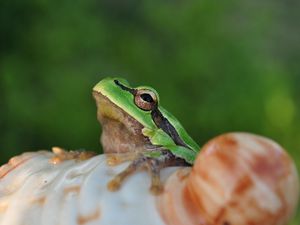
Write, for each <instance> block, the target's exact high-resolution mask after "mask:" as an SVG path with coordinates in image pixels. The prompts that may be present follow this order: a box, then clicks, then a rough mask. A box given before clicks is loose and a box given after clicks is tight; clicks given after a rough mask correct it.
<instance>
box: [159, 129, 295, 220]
mask: <svg viewBox="0 0 300 225" xmlns="http://www.w3.org/2000/svg"><path fill="white" fill-rule="evenodd" d="M187 173H188V172H187V171H180V170H179V171H177V172H176V173H175V174H173V175H172V176H171V177H170V178H169V179H168V180H167V183H166V185H165V193H164V194H163V195H161V196H160V197H159V199H158V201H157V204H158V208H159V211H160V213H161V215H162V217H163V218H164V220H165V222H166V223H167V224H172V225H179V224H182V225H183V224H185V225H187V224H191V225H193V224H198V225H199V224H202V225H230V224H231V225H234V224H237V225H244V224H245V225H246V224H251V225H280V224H286V223H287V221H288V220H289V219H290V217H291V215H292V214H293V212H294V210H295V208H296V205H297V201H298V197H299V196H298V194H299V180H298V176H297V172H296V168H295V165H294V163H293V161H292V160H291V158H290V157H289V156H288V155H287V153H286V152H285V151H284V150H283V149H282V147H280V146H279V145H278V144H276V143H275V142H274V141H272V140H270V139H267V138H264V137H260V136H257V135H252V134H247V133H229V134H225V135H221V136H219V137H216V138H214V139H212V140H211V141H209V142H208V143H207V144H206V145H205V146H204V147H203V149H202V150H201V152H200V154H199V156H198V157H197V160H196V162H195V165H194V167H193V168H192V170H191V172H190V174H189V175H188V174H187Z"/></svg>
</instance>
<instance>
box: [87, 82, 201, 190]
mask: <svg viewBox="0 0 300 225" xmlns="http://www.w3.org/2000/svg"><path fill="white" fill-rule="evenodd" d="M93 96H94V98H95V100H96V104H97V109H98V110H97V118H98V120H99V122H100V123H101V125H102V135H101V143H102V146H103V150H104V152H105V153H119V154H117V155H118V156H119V160H120V161H125V160H131V163H130V164H129V166H128V167H127V168H126V169H125V170H124V171H122V172H121V173H119V174H118V175H116V176H115V178H114V179H112V180H111V181H110V182H109V184H108V187H109V189H110V190H117V189H119V188H120V186H121V184H122V182H123V181H124V179H125V178H126V177H128V176H129V175H130V174H132V173H134V172H135V171H137V170H140V169H143V168H146V169H147V170H148V171H149V173H150V175H151V187H150V190H151V191H152V192H153V193H154V194H157V193H160V192H161V191H162V185H161V183H160V178H159V172H160V170H161V169H162V168H164V167H168V166H182V165H187V166H188V165H192V164H193V162H194V160H195V157H196V155H197V154H198V151H199V146H198V144H197V143H196V142H195V141H194V140H193V139H192V138H191V137H190V136H189V135H188V133H187V132H186V131H185V129H184V128H183V127H182V125H181V124H180V123H179V121H178V120H177V119H176V118H175V117H174V116H173V115H172V114H171V113H169V112H168V111H167V110H165V109H164V108H163V107H162V106H161V105H160V104H159V96H158V93H157V92H156V91H155V90H154V89H153V88H151V87H147V86H140V87H136V88H132V87H130V85H129V83H128V82H127V81H126V80H125V79H122V78H105V79H103V80H101V81H100V82H99V83H98V84H97V85H96V86H95V87H94V88H93ZM114 155H115V154H114Z"/></svg>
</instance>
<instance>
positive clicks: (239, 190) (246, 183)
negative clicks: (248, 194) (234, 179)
mask: <svg viewBox="0 0 300 225" xmlns="http://www.w3.org/2000/svg"><path fill="white" fill-rule="evenodd" d="M252 186H253V181H252V179H251V178H250V176H244V177H242V178H241V179H240V180H239V181H238V183H237V185H236V187H235V190H234V192H235V193H236V194H238V195H241V194H243V193H244V192H245V191H246V190H248V189H249V188H251V187H252Z"/></svg>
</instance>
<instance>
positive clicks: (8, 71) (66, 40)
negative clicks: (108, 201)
mask: <svg viewBox="0 0 300 225" xmlns="http://www.w3.org/2000/svg"><path fill="white" fill-rule="evenodd" d="M299 6H300V3H299V1H295V0H290V1H279V0H273V1H271V0H266V1H238V0H229V1H218V2H216V1H211V0H204V1H192V0H189V1H179V0H174V1H167V0H165V1H155V0H146V1H137V0H130V1H121V0H104V1H96V0H93V1H68V0H66V1H50V0H41V1H39V0H23V1H18V0H12V1H1V2H0V32H1V35H0V89H1V92H0V93H1V97H0V126H1V133H0V149H1V150H0V163H5V162H6V161H7V160H8V159H9V158H10V157H12V156H14V155H16V154H19V153H21V152H24V151H28V150H30V151H35V150H38V149H50V148H51V146H62V147H65V148H67V149H77V148H85V149H89V150H96V151H99V152H101V146H100V144H99V136H100V127H99V125H98V122H97V120H96V108H95V104H94V101H93V99H92V96H91V89H92V87H93V85H94V84H96V83H97V82H98V81H99V80H100V79H102V78H103V77H105V76H115V75H117V76H122V77H124V78H126V79H128V80H129V82H130V83H131V84H132V85H145V84H146V85H150V86H153V87H154V88H155V89H156V90H157V91H158V92H159V93H160V97H161V103H162V105H163V106H164V107H165V108H167V109H168V110H169V111H170V112H172V113H173V114H174V115H175V116H176V117H177V118H178V119H179V120H180V121H181V122H182V124H183V125H184V127H185V128H186V129H187V130H188V131H189V133H190V134H191V135H192V136H193V137H194V139H195V140H196V141H197V142H198V143H199V144H201V145H202V144H204V143H205V142H206V141H207V140H209V139H210V138H212V137H214V136H216V135H218V134H221V133H224V132H229V131H248V132H253V133H258V134H261V135H264V136H268V137H270V138H273V139H275V140H276V141H277V142H279V143H280V144H281V145H283V146H284V147H285V148H286V149H287V150H288V151H289V153H290V154H291V156H292V157H293V158H294V160H295V161H296V163H297V165H298V167H299V165H300V152H299V151H300V150H299V149H300V147H299V146H300V120H299V116H300V92H299V90H300V89H299V85H300V64H299V62H300V29H299V27H300V24H299V23H300V22H299V21H300V16H299V15H300V14H299ZM299 220H300V219H299V216H298V220H295V222H294V223H292V224H299V223H297V222H296V221H299Z"/></svg>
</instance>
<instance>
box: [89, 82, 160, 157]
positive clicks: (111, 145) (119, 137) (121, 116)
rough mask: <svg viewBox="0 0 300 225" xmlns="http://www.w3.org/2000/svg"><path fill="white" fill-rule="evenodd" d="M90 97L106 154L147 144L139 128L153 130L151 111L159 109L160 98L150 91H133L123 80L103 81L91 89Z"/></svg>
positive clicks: (153, 91)
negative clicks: (99, 125) (95, 109)
mask: <svg viewBox="0 0 300 225" xmlns="http://www.w3.org/2000/svg"><path fill="white" fill-rule="evenodd" d="M93 96H94V98H95V100H96V104H97V109H98V111H97V115H98V120H99V122H100V123H101V125H102V136H101V142H102V145H103V148H104V151H105V152H124V151H128V150H132V149H137V150H139V148H143V147H144V145H145V144H150V143H149V140H148V138H146V137H144V136H143V135H142V129H143V128H144V127H147V128H155V124H154V122H153V120H152V118H151V110H153V108H155V107H158V102H159V96H158V94H157V92H156V91H155V90H154V89H153V88H150V87H146V86H140V87H137V88H132V87H130V85H129V83H128V82H127V81H126V80H125V79H122V78H105V79H103V80H101V81H100V82H99V83H98V84H97V85H96V86H95V87H94V88H93ZM129 148H131V149H129Z"/></svg>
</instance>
